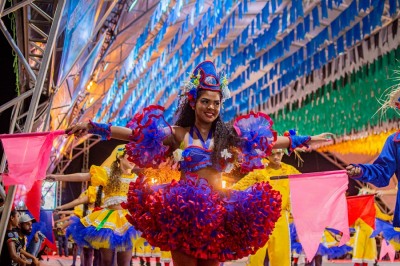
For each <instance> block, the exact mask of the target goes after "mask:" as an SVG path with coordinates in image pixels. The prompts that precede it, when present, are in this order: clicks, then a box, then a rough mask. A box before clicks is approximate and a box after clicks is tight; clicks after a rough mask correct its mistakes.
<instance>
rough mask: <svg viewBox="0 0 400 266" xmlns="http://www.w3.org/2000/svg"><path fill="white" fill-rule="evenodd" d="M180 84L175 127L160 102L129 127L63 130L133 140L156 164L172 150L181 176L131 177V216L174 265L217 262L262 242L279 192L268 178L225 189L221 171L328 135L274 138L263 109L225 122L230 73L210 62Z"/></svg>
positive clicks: (275, 214)
mask: <svg viewBox="0 0 400 266" xmlns="http://www.w3.org/2000/svg"><path fill="white" fill-rule="evenodd" d="M185 88H186V91H185V95H184V97H183V100H182V101H181V103H180V106H179V108H178V111H177V121H176V123H175V126H173V127H171V126H170V125H169V124H167V123H166V121H165V120H164V118H163V108H162V107H160V106H150V107H147V108H145V109H144V110H143V113H141V114H137V115H135V116H134V118H133V119H132V121H131V122H130V123H129V124H128V128H123V127H114V126H111V125H106V124H97V123H94V122H89V123H80V124H77V125H75V126H73V127H72V128H69V129H68V130H67V132H69V134H75V135H76V136H81V135H83V134H86V133H92V134H98V135H101V136H102V138H103V139H109V138H117V139H123V140H130V141H131V142H130V143H129V144H127V154H128V155H129V159H130V160H131V161H133V162H134V163H135V164H137V165H138V166H139V167H150V166H152V167H156V166H157V165H158V164H159V163H160V162H162V161H163V160H165V158H166V157H167V156H168V155H170V152H172V151H174V155H175V157H176V158H177V159H178V160H179V161H180V169H181V172H182V176H181V180H180V181H179V182H178V181H172V182H171V183H170V184H167V185H155V186H150V184H148V183H147V182H145V181H146V179H145V178H144V177H143V176H141V177H140V178H138V180H137V181H136V182H134V183H131V186H130V190H129V194H128V204H126V205H125V207H127V208H128V210H129V211H130V213H131V216H130V217H129V221H130V222H132V224H133V225H134V226H135V228H137V229H138V230H139V231H141V232H142V237H144V238H145V239H146V240H147V241H148V242H149V243H150V244H151V245H153V246H158V247H160V248H161V250H171V251H172V258H173V263H174V265H176V266H181V265H186V266H189V265H193V266H196V265H218V263H219V261H225V260H227V259H237V258H241V257H244V256H247V255H249V254H254V252H255V251H256V250H257V249H258V248H260V247H262V246H264V245H265V243H266V242H267V240H268V237H269V235H270V233H271V231H272V230H273V228H274V223H275V222H276V221H277V219H278V218H279V215H280V206H281V196H280V194H279V192H277V191H274V190H272V189H271V186H270V185H269V184H268V183H264V182H261V183H256V184H254V185H253V186H252V187H250V188H249V189H247V190H245V191H229V190H222V185H221V183H222V182H221V173H222V172H223V171H228V170H229V169H230V168H232V165H233V163H234V161H236V160H238V161H239V162H240V163H241V168H242V171H251V170H253V169H256V168H262V167H263V165H262V163H261V159H262V158H264V157H266V156H267V155H268V154H269V153H270V152H271V149H272V148H289V149H290V150H293V149H294V148H296V147H298V146H302V145H306V144H311V143H313V142H319V141H326V137H327V136H328V134H321V135H318V136H313V137H309V136H305V137H302V136H290V137H277V136H276V133H275V132H273V131H272V129H271V126H272V124H273V122H272V120H271V119H270V118H269V116H267V115H265V114H262V113H257V114H254V113H250V114H248V115H245V116H241V117H238V118H237V119H236V120H235V122H234V125H233V127H232V126H228V125H226V124H225V123H223V121H222V118H221V116H220V110H221V106H222V103H223V101H224V100H225V99H227V97H228V91H227V80H226V78H225V77H218V76H217V73H216V69H215V66H214V64H213V63H212V62H210V61H205V62H202V63H201V64H199V65H198V66H197V67H196V68H195V70H194V71H193V74H192V75H191V80H190V82H188V83H187V84H186V86H185ZM148 178H151V177H148Z"/></svg>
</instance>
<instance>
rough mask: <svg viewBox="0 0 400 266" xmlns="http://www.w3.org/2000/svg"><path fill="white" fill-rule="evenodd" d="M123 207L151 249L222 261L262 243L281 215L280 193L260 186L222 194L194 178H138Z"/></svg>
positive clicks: (244, 254) (263, 184) (246, 251)
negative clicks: (159, 180) (151, 180)
mask: <svg viewBox="0 0 400 266" xmlns="http://www.w3.org/2000/svg"><path fill="white" fill-rule="evenodd" d="M123 206H124V208H127V209H128V210H129V212H130V215H128V216H127V219H128V220H129V221H130V222H131V223H132V224H133V225H134V227H135V228H137V229H138V230H140V231H141V232H142V237H144V238H145V239H146V240H147V241H148V242H149V243H150V245H152V246H157V247H160V249H161V250H163V251H168V250H180V251H182V252H184V253H186V254H189V255H191V256H194V257H196V258H199V259H215V260H219V261H225V260H234V259H239V258H242V257H245V256H248V255H250V254H254V253H255V252H256V250H257V249H259V248H261V247H263V246H264V245H265V243H266V242H267V241H268V239H269V235H270V234H271V232H272V230H273V228H274V224H275V222H276V221H277V220H278V218H279V217H280V211H281V195H280V194H279V192H277V191H274V190H272V188H271V186H270V185H269V184H268V183H264V182H262V183H257V184H255V185H254V186H252V187H250V188H249V189H247V190H246V191H227V192H226V193H224V194H222V193H220V192H217V191H214V190H213V189H212V187H211V186H210V185H209V184H208V182H207V180H205V179H203V178H199V177H198V176H197V175H194V174H187V175H186V178H185V179H181V180H180V181H175V180H173V181H172V182H171V183H170V184H164V185H157V186H150V185H149V184H148V183H147V182H146V181H145V178H144V176H140V177H139V178H138V179H137V180H136V182H132V183H131V185H130V189H129V192H128V203H127V204H123Z"/></svg>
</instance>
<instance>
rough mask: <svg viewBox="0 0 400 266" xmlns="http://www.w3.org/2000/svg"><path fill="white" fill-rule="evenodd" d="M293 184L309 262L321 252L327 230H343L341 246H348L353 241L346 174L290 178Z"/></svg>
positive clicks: (299, 231) (292, 198)
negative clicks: (347, 199)
mask: <svg viewBox="0 0 400 266" xmlns="http://www.w3.org/2000/svg"><path fill="white" fill-rule="evenodd" d="M289 184H290V202H291V205H292V214H293V221H294V224H295V226H296V230H297V234H298V236H299V240H300V243H301V245H302V246H303V249H304V252H305V254H306V257H307V259H308V260H309V261H311V260H312V258H313V257H314V256H315V254H316V253H317V250H318V246H319V244H320V243H321V240H322V235H323V232H324V229H325V228H326V227H330V228H334V229H337V230H339V231H341V232H342V233H343V236H342V238H341V241H340V244H339V245H344V244H345V243H346V242H347V241H348V240H349V239H350V233H349V225H348V219H347V202H346V196H345V192H346V190H347V185H348V177H347V174H346V171H343V170H341V171H331V172H319V173H308V174H301V175H290V176H289Z"/></svg>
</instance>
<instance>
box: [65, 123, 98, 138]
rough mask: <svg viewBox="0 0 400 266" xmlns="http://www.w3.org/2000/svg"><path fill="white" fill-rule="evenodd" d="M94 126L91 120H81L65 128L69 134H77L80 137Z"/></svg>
mask: <svg viewBox="0 0 400 266" xmlns="http://www.w3.org/2000/svg"><path fill="white" fill-rule="evenodd" d="M91 128H92V125H91V124H90V123H89V122H85V123H83V122H79V123H77V124H75V125H72V126H71V127H69V128H67V129H66V130H65V133H67V134H68V135H75V137H76V138H80V137H82V136H84V135H86V134H87V133H88V132H89V130H90V129H91Z"/></svg>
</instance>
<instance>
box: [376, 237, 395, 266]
mask: <svg viewBox="0 0 400 266" xmlns="http://www.w3.org/2000/svg"><path fill="white" fill-rule="evenodd" d="M386 254H389V258H390V261H391V262H394V256H395V254H396V251H395V250H394V247H393V246H392V245H391V244H390V243H387V242H386V240H385V239H382V243H381V253H380V254H379V259H380V260H381V259H382V258H383V257H385V255H386Z"/></svg>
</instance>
